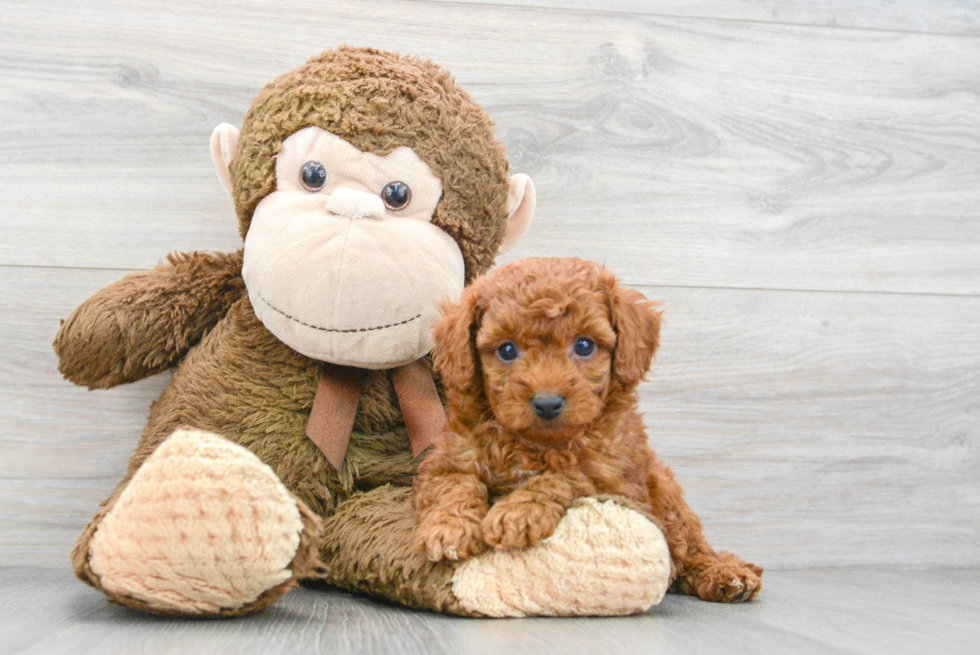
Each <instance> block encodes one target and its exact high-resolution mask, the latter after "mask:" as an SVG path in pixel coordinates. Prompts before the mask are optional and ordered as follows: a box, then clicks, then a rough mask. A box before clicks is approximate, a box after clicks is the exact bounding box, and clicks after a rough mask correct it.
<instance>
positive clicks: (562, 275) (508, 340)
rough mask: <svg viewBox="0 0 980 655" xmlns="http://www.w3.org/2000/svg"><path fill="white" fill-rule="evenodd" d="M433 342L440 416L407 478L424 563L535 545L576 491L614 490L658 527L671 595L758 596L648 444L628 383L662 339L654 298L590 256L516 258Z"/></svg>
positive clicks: (751, 571)
mask: <svg viewBox="0 0 980 655" xmlns="http://www.w3.org/2000/svg"><path fill="white" fill-rule="evenodd" d="M435 336H436V349H435V351H434V361H435V365H436V368H437V369H438V371H439V372H440V374H441V376H442V381H443V384H444V387H445V389H446V398H447V402H448V424H447V430H446V433H445V434H444V438H443V439H442V440H441V441H440V442H439V443H437V444H436V445H435V447H434V448H433V451H432V452H431V454H430V455H429V456H428V457H427V458H426V460H425V461H424V462H423V463H422V465H421V466H420V467H419V473H418V477H417V478H416V480H415V508H416V511H417V512H418V514H419V518H420V522H421V525H420V528H419V533H418V541H419V546H420V547H421V548H424V549H425V550H426V552H427V555H428V557H429V559H431V560H434V561H438V560H457V559H462V558H466V557H469V556H471V555H474V554H477V553H479V552H481V551H483V550H485V549H486V548H487V547H488V546H490V547H494V548H522V547H526V546H531V545H533V544H535V543H537V542H539V541H540V540H542V539H544V538H546V537H548V536H549V535H551V533H552V532H553V531H554V529H555V527H556V526H557V525H558V522H559V521H560V520H561V518H562V516H563V515H564V513H565V511H566V510H567V509H568V507H569V506H570V505H571V503H572V501H573V500H574V499H575V498H577V497H580V496H590V495H596V494H615V495H619V496H625V497H627V498H631V499H633V500H635V501H639V502H640V503H643V504H644V505H645V506H646V507H648V508H649V510H650V512H651V513H652V514H653V515H654V516H655V517H657V518H658V519H659V520H660V521H661V523H662V525H663V527H664V533H665V536H666V538H667V543H668V545H669V547H670V552H671V558H672V562H673V566H674V571H675V578H674V582H673V586H672V589H673V590H674V591H680V592H682V593H687V594H692V595H696V596H698V597H699V598H703V599H705V600H714V601H725V602H737V601H746V600H751V599H752V598H754V597H755V595H756V594H757V593H758V592H759V590H760V589H761V587H762V583H761V575H762V568H760V567H758V566H755V565H753V564H748V563H746V562H744V561H742V560H741V559H739V558H738V557H736V556H735V555H732V554H731V553H726V552H718V553H716V552H715V551H714V550H713V549H712V548H711V547H710V546H709V545H708V543H707V541H706V540H705V538H704V536H703V535H702V532H701V522H700V520H699V519H698V517H697V515H696V514H695V513H694V512H693V511H692V510H691V508H690V507H688V505H687V503H686V502H685V501H684V499H683V495H682V491H681V487H680V485H679V484H678V483H677V482H676V480H675V479H674V474H673V473H672V472H671V470H670V469H669V468H667V467H666V466H665V465H664V464H663V463H662V462H661V461H660V460H659V459H657V456H656V454H655V453H654V451H653V450H652V449H651V448H650V447H649V445H648V442H647V435H646V432H645V429H644V426H643V420H642V418H641V416H640V413H639V411H638V396H637V393H636V388H637V385H639V383H640V382H641V380H642V379H643V378H644V376H645V375H646V372H647V370H648V369H649V367H650V364H651V361H652V359H653V355H654V352H655V351H656V349H657V345H658V340H659V336H660V312H659V310H658V309H657V305H656V303H652V302H649V301H647V300H646V299H645V298H644V297H643V296H642V295H641V294H640V293H639V292H637V291H634V290H631V289H626V288H624V287H622V286H621V285H620V284H619V283H618V281H617V280H616V278H615V277H614V276H613V275H612V273H610V272H609V271H608V270H606V269H604V268H602V267H599V266H597V265H595V264H592V263H590V262H586V261H583V260H580V259H545V258H542V259H526V260H522V261H519V262H515V263H513V264H510V265H508V266H505V267H503V268H500V269H498V270H497V271H495V272H494V273H492V274H490V275H488V276H484V277H482V278H479V279H478V280H476V281H475V282H474V283H473V284H472V285H471V286H470V287H469V288H468V289H467V290H466V291H465V292H464V294H463V297H462V299H461V301H460V302H459V303H458V304H455V305H452V306H449V307H448V308H447V309H446V313H445V316H444V318H443V319H442V320H441V321H440V322H439V323H438V324H437V325H436V328H435Z"/></svg>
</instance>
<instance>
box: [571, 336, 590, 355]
mask: <svg viewBox="0 0 980 655" xmlns="http://www.w3.org/2000/svg"><path fill="white" fill-rule="evenodd" d="M572 351H573V352H574V353H575V354H576V355H578V356H579V357H582V358H583V359H584V358H587V357H592V355H593V353H595V341H593V340H592V339H590V338H588V337H579V338H578V339H576V340H575V346H573V347H572Z"/></svg>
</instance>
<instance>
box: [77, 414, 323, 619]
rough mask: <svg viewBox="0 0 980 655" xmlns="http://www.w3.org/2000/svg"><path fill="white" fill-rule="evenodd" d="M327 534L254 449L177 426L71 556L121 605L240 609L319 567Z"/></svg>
mask: <svg viewBox="0 0 980 655" xmlns="http://www.w3.org/2000/svg"><path fill="white" fill-rule="evenodd" d="M100 519H101V521H100ZM319 531H320V522H319V519H318V518H317V517H316V516H315V515H313V513H312V512H310V510H309V509H307V508H306V506H305V505H303V504H302V502H300V501H299V500H298V499H296V498H295V497H294V496H293V495H292V494H290V493H289V491H287V490H286V487H285V486H283V484H282V482H280V481H279V478H278V477H277V476H276V474H275V473H274V472H273V471H272V469H271V468H270V467H269V466H267V465H266V464H264V463H263V462H262V461H261V460H259V458H258V457H256V456H255V455H254V454H252V453H251V452H250V451H249V450H247V449H245V448H243V447H242V446H239V445H237V444H234V443H232V442H230V441H228V440H227V439H224V438H222V437H220V436H217V435H215V434H212V433H209V432H203V431H200V430H189V429H178V430H176V431H174V433H173V434H171V435H170V436H169V437H168V438H167V439H166V441H164V442H163V443H162V444H160V446H159V447H158V448H157V450H156V451H155V452H154V453H153V454H152V455H151V456H150V457H149V458H147V460H146V461H145V462H144V463H143V465H142V466H141V467H140V469H139V470H138V471H137V472H136V474H135V475H134V476H133V478H132V480H131V481H130V483H129V485H128V486H127V487H126V488H125V489H124V490H123V492H122V493H121V494H120V495H119V496H118V499H117V500H116V502H115V503H114V504H112V505H110V506H109V507H107V508H106V509H105V510H103V512H101V513H100V515H99V516H97V517H96V519H95V521H93V524H92V526H90V529H89V530H86V532H85V533H84V534H83V535H82V538H81V539H80V541H79V544H78V546H77V547H76V553H75V554H74V555H73V560H74V563H75V567H76V573H77V575H78V576H79V577H81V578H82V579H83V580H85V581H86V582H89V583H90V584H92V585H93V586H95V587H96V588H98V589H100V590H101V591H103V592H105V593H106V594H108V595H109V596H110V597H111V598H112V600H114V601H116V602H118V603H121V604H123V605H128V606H130V607H135V608H138V609H142V610H144V611H149V612H153V613H158V614H169V615H182V616H222V615H237V614H245V613H248V612H253V611H255V610H258V609H260V608H262V607H264V606H266V605H268V604H270V603H272V602H275V601H276V600H278V599H279V598H280V597H281V596H282V595H283V594H285V593H286V592H287V591H289V590H290V589H292V588H293V587H295V586H296V580H297V578H300V577H304V576H307V575H310V574H311V573H313V572H314V571H315V569H316V568H317V567H318V565H319V562H318V560H317V556H316V544H317V541H318V536H319Z"/></svg>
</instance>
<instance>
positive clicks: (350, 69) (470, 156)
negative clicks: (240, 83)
mask: <svg viewBox="0 0 980 655" xmlns="http://www.w3.org/2000/svg"><path fill="white" fill-rule="evenodd" d="M310 126H315V127H320V128H323V129H325V130H327V131H329V132H332V133H333V134H336V135H337V136H339V137H340V138H342V139H344V140H345V141H348V142H349V143H351V144H352V145H354V146H355V147H356V148H358V149H359V150H361V151H363V152H372V153H375V154H377V155H387V154H388V153H390V152H391V151H392V150H395V149H396V148H398V147H400V146H407V147H409V148H411V149H412V150H414V151H415V153H416V154H417V155H418V156H419V157H421V158H422V160H423V161H425V163H427V164H428V165H429V167H430V168H431V169H432V172H433V173H434V174H435V175H436V177H438V178H439V179H440V180H442V183H443V184H442V186H443V196H442V200H440V201H439V206H438V207H437V208H436V212H435V215H434V217H433V219H432V223H433V224H434V225H437V226H439V227H440V228H442V229H443V230H445V231H446V232H447V233H449V235H450V236H452V237H453V238H454V239H455V240H456V242H457V243H458V244H459V247H460V250H461V251H462V252H463V259H464V260H465V261H466V275H467V278H466V279H467V281H469V280H470V279H472V278H473V277H475V276H476V275H479V274H480V273H482V272H483V271H485V270H487V269H488V268H489V267H490V265H491V263H492V262H493V257H494V255H495V254H496V252H497V248H498V246H499V245H500V241H501V239H503V235H504V228H505V226H506V223H507V207H506V204H507V191H508V187H507V159H506V157H505V156H504V152H503V148H502V146H501V145H500V143H499V142H497V141H496V139H494V136H493V123H492V122H491V121H490V118H489V117H488V116H487V114H486V112H484V111H483V109H482V108H481V107H480V106H479V105H477V104H476V103H475V102H473V100H472V99H471V98H470V96H469V94H467V93H466V92H465V91H464V90H463V89H461V88H459V87H457V86H456V84H455V82H454V81H453V78H452V76H451V75H450V74H449V73H448V72H447V71H445V70H443V69H441V68H439V67H438V66H437V65H436V64H434V63H432V62H431V61H425V60H422V59H417V58H414V57H399V56H396V55H392V54H390V53H386V52H379V51H377V50H372V49H368V48H351V47H346V46H345V47H342V48H339V49H337V50H330V51H327V52H324V53H323V54H322V55H320V56H318V57H314V58H313V59H310V60H309V61H308V62H307V63H306V65H304V66H302V67H301V68H298V69H297V70H295V71H292V72H290V73H286V74H285V75H282V76H280V77H279V78H278V79H276V80H275V81H274V82H272V83H271V84H269V85H268V86H266V87H265V88H264V89H262V91H261V92H260V93H259V95H258V97H256V99H255V101H254V102H253V103H252V107H251V109H249V112H248V115H246V117H245V123H244V125H243V126H242V131H241V136H240V140H239V142H238V154H237V155H236V156H235V158H234V160H233V161H232V163H231V166H230V168H229V170H230V171H231V177H232V183H233V187H234V197H235V207H236V208H237V209H238V219H239V225H240V229H241V233H242V237H244V236H245V234H246V233H247V232H248V227H249V223H250V222H251V220H252V212H253V211H255V207H256V205H258V203H259V201H260V200H262V198H264V197H265V196H267V195H268V194H269V193H270V192H272V191H273V190H274V189H275V185H276V172H275V166H276V162H275V156H276V155H277V154H279V151H280V150H281V149H282V142H283V140H285V139H286V138H287V137H288V136H289V135H291V134H293V133H294V132H296V131H298V130H300V129H302V128H304V127H310Z"/></svg>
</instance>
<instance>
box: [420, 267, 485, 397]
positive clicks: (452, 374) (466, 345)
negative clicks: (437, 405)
mask: <svg viewBox="0 0 980 655" xmlns="http://www.w3.org/2000/svg"><path fill="white" fill-rule="evenodd" d="M482 287H483V280H482V279H477V280H476V281H474V282H473V284H471V285H470V286H468V287H466V289H465V290H464V291H463V297H462V298H460V300H459V302H458V303H454V304H449V305H446V306H445V307H444V308H443V317H442V318H441V319H439V321H438V322H437V323H436V324H435V326H434V327H433V329H432V333H433V336H434V337H435V348H433V350H432V363H433V364H434V365H435V368H436V370H437V371H439V376H440V377H441V378H442V384H443V386H444V387H445V388H446V390H447V391H455V392H457V393H460V394H465V393H467V392H468V391H469V390H470V389H472V388H474V387H477V386H479V385H480V378H479V370H478V367H477V362H478V359H479V356H478V354H477V352H476V330H477V329H478V328H479V327H480V319H481V318H482V315H483V310H482V309H481V308H480V307H479V303H480V298H481V291H482Z"/></svg>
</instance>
